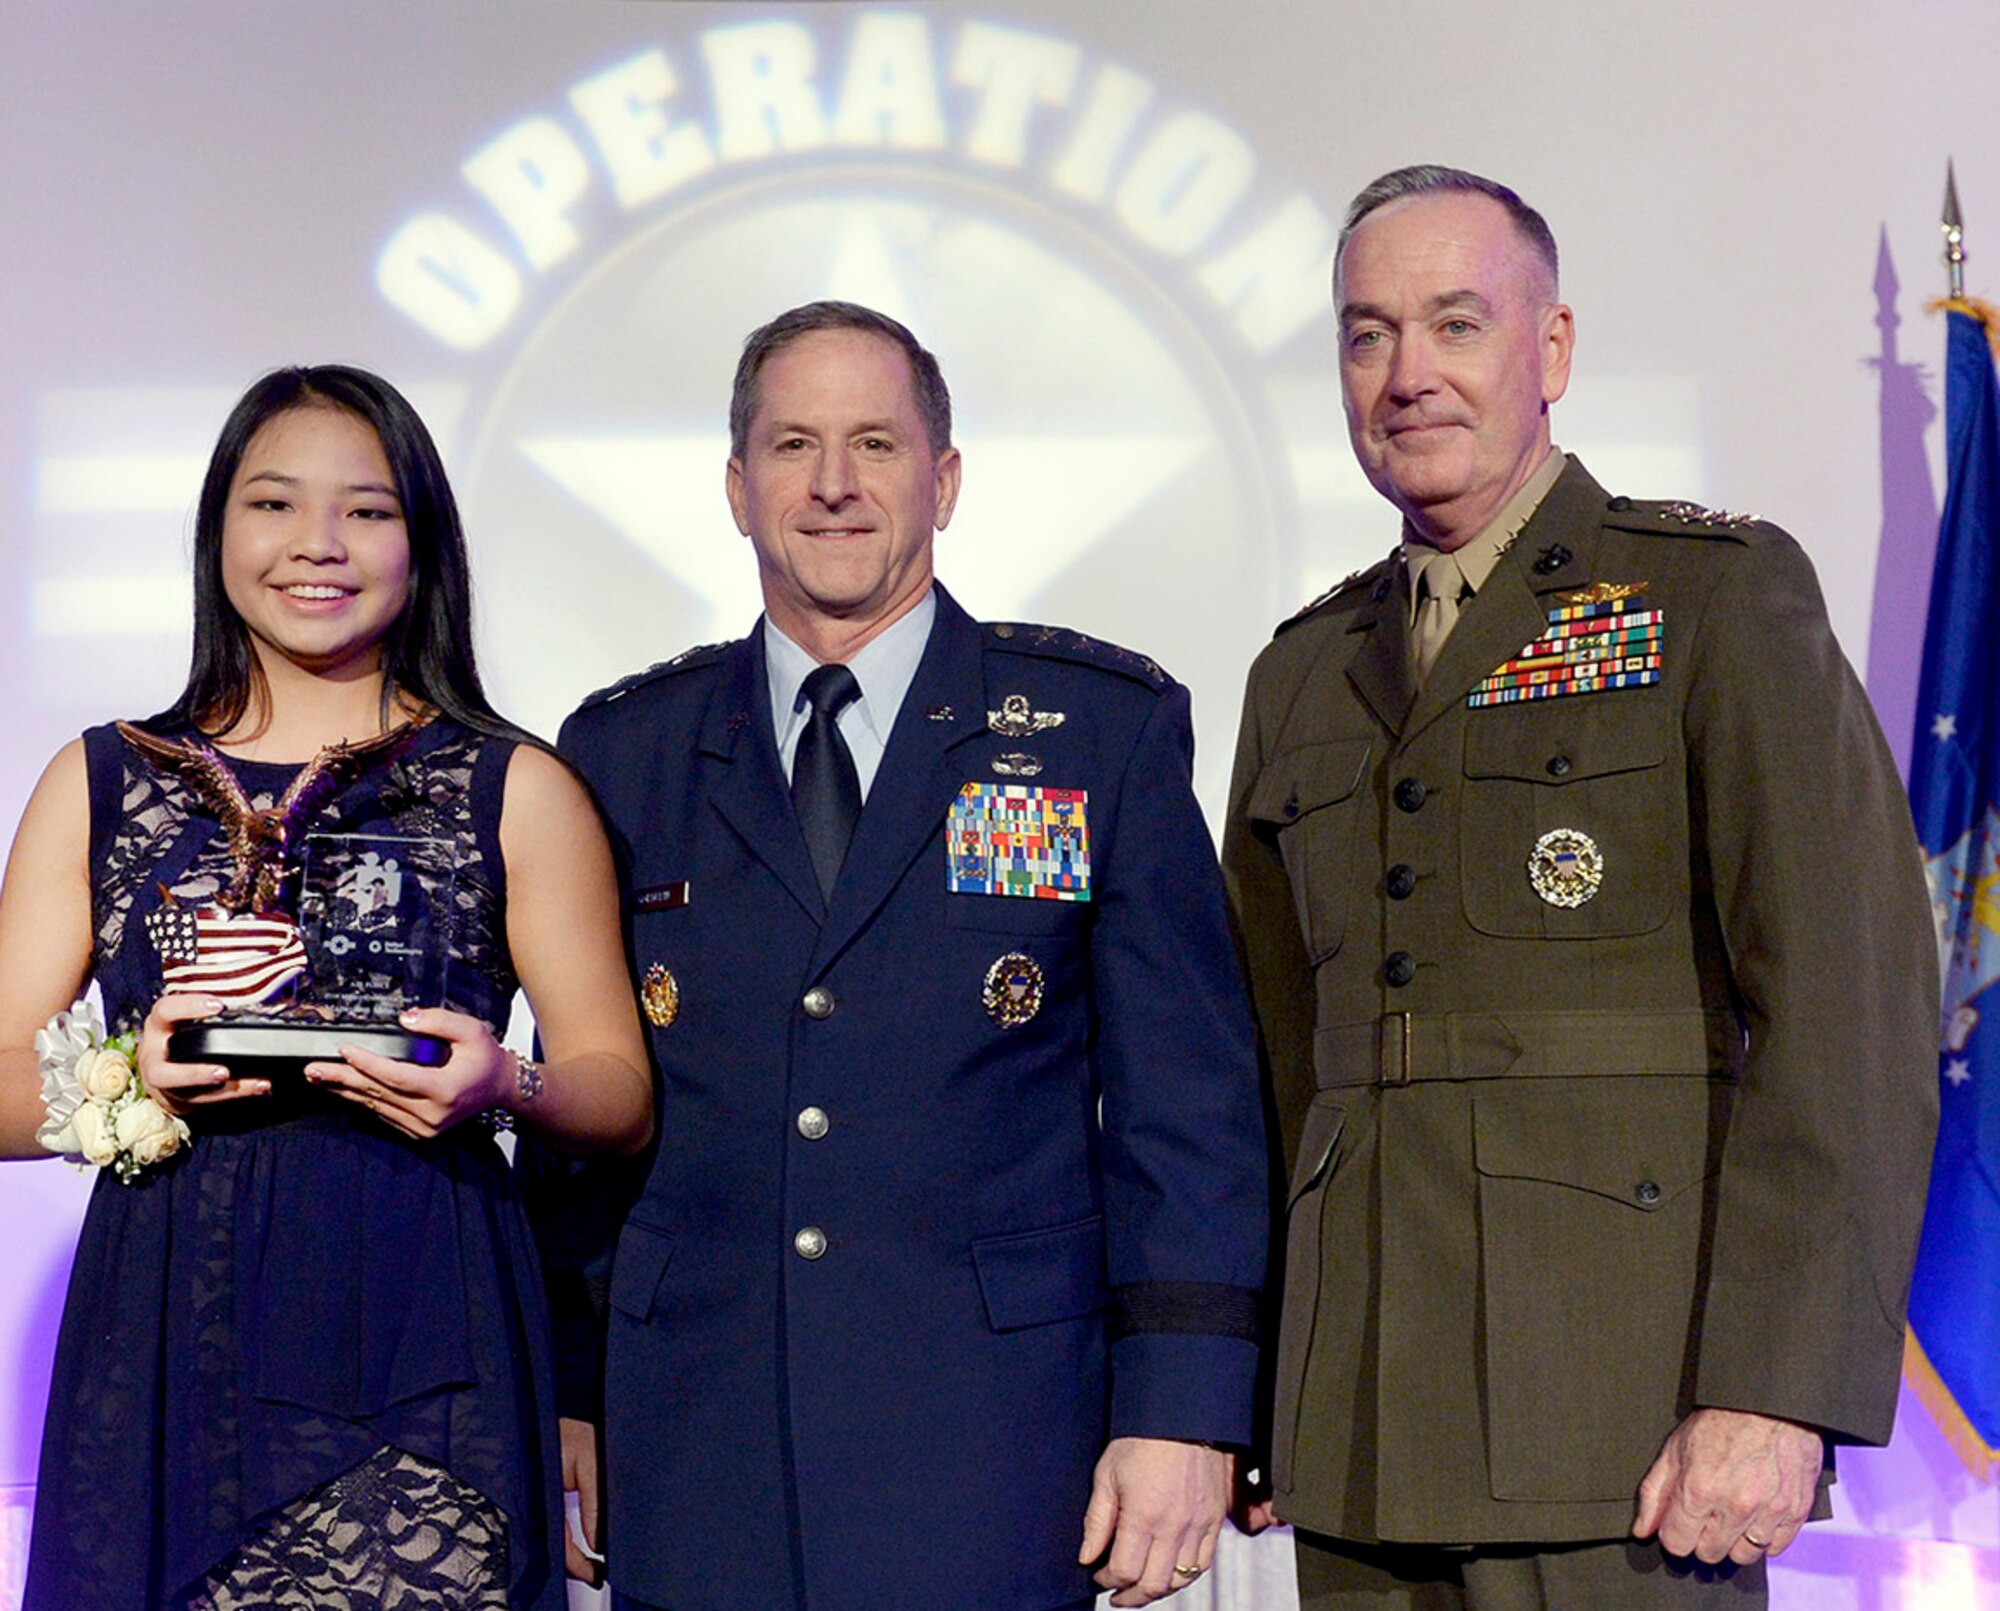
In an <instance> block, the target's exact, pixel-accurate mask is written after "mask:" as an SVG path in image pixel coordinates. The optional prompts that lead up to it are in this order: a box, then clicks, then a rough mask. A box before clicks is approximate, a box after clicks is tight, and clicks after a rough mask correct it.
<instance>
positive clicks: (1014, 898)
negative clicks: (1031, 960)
mask: <svg viewBox="0 0 2000 1611" xmlns="http://www.w3.org/2000/svg"><path fill="white" fill-rule="evenodd" d="M1090 913H1091V903H1090V902H1089V901H1059V900H1050V899H1037V898H1035V897H1032V896H1027V895H957V894H947V895H946V896H945V898H944V920H945V922H946V923H947V924H948V925H949V926H950V927H952V928H955V929H973V930H976V931H977V932H979V933H982V934H1024V935H1040V936H1054V937H1056V938H1063V937H1068V936H1078V935H1081V934H1082V933H1083V932H1084V928H1085V925H1087V924H1088V923H1089V921H1090Z"/></svg>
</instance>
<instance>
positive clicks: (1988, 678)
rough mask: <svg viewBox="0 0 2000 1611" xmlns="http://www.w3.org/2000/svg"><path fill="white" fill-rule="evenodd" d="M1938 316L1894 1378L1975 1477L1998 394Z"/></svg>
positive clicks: (1996, 1456)
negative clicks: (1937, 983) (1939, 442)
mask: <svg viewBox="0 0 2000 1611" xmlns="http://www.w3.org/2000/svg"><path fill="white" fill-rule="evenodd" d="M1945 307H1946V309H1947V322H1948V326H1949V330H1948V335H1947V342H1946V359H1945V464H1946V478H1947V484H1946V490H1945V502H1944V514H1943V518H1942V519H1941V521H1940V522H1939V528H1938V547H1937V561H1936V567H1935V569H1934V571H1933V573H1932V578H1931V603H1930V619H1929V622H1928V624H1927V626H1926V628H1925V634H1924V662H1923V673H1922V679H1921V681H1920V683H1919V685H1918V695H1917V733H1916V744H1915V747H1914V750H1913V752H1912V756H1911V762H1910V806H1911V809H1912V811H1913V812H1914V814H1915V816H1916V823H1917V834H1918V837H1919V838H1921V839H1922V841H1923V846H1924V855H1925V865H1926V868H1927V870H1928V872H1929V876H1930V888H1931V904H1932V907H1933V909H1934V911H1935V912H1936V915H1937V918H1938V925H1939V933H1938V953H1939V955H1938V961H1939V966H1940V968H1941V970H1942V973H1943V978H1944V1013H1943V1017H1942V1021H1941V1023H1940V1025H1939V1051H1938V1083H1939V1091H1940V1095H1941V1098H1942V1111H1941V1113H1940V1115H1939V1123H1938V1139H1937V1154H1936V1158H1935V1161H1934V1162H1933V1164H1932V1167H1931V1183H1930V1200H1929V1204H1928V1206H1927V1207H1926V1209H1925V1213H1924V1234H1923V1242H1922V1245H1921V1247H1920V1248H1919V1250H1918V1253H1917V1271H1916V1279H1915V1283H1914V1285H1913V1286H1912V1289H1911V1292H1910V1333H1909V1341H1908V1347H1907V1350H1906V1356H1905V1374H1906V1375H1907V1376H1908V1379H1909V1381H1910V1385H1911V1386H1912V1388H1913V1389H1914V1390H1915V1391H1916V1393H1917V1396H1918V1397H1919V1398H1920V1399H1922V1401H1923V1402H1924V1404H1925V1406H1926V1407H1927V1408H1928V1409H1929V1410H1930V1412H1931V1414H1932V1415H1933V1416H1934V1417H1935V1418H1936V1420H1937V1423H1938V1425H1939V1427H1940V1428H1942V1429H1943V1431H1944V1434H1945V1436H1946V1438H1947V1439H1948V1440H1949V1441H1950V1442H1951V1444H1952V1446H1953V1448H1955V1449H1956V1450H1957V1451H1958V1453H1959V1456H1960V1457H1961V1458H1962V1459H1963V1460H1964V1461H1965V1463H1966V1465H1967V1467H1968V1468H1969V1469H1970V1470H1971V1471H1972V1472H1973V1473H1974V1474H1975V1475H1977V1476H1979V1477H1982V1478H1986V1477H1990V1476H1991V1475H1992V1474H1993V1470H1994V1467H1995V1464H1996V1463H1997V1462H2000V993H1995V992H1989V991H1988V989H1987V987H1988V986H1989V985H1991V984H1993V983H1994V982H1995V980H1997V979H2000V385H1996V382H1995V377H1994V367H1993V366H1994V358H1993V353H1992V352H1991V351H1989V350H1988V333H1989V330H1990V329H1994V328H1995V322H1994V317H1993V314H1992V310H1990V309H1988V308H1985V307H1984V306H1982V305H1979V304H1976V303H1972V302H1969V301H1966V300H1964V299H1963V298H1960V299H1956V300H1953V301H1950V302H1948V303H1946V304H1945ZM1989 1015H1990V1016H1991V1018H1992V1022H1990V1023H1989V1022H1988V1021H1987V1019H1988V1016H1989Z"/></svg>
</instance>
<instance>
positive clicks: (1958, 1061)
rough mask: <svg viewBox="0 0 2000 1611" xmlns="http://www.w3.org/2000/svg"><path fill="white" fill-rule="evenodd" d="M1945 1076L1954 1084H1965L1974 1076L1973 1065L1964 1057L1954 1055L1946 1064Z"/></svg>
mask: <svg viewBox="0 0 2000 1611" xmlns="http://www.w3.org/2000/svg"><path fill="white" fill-rule="evenodd" d="M1944 1077H1945V1078H1946V1079H1948V1080H1950V1081H1951V1083H1952V1084H1953V1085H1963V1084H1965V1083H1966V1081H1968V1080H1970V1079H1971V1078H1972V1065H1971V1064H1970V1063H1968V1062H1966V1060H1965V1059H1964V1058H1962V1057H1954V1058H1953V1059H1952V1060H1951V1061H1950V1062H1949V1063H1947V1064H1945V1066H1944Z"/></svg>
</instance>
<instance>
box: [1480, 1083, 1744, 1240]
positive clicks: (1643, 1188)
mask: <svg viewBox="0 0 2000 1611" xmlns="http://www.w3.org/2000/svg"><path fill="white" fill-rule="evenodd" d="M1709 1097H1710V1091H1709V1084H1708V1082H1707V1081H1706V1080H1690V1079H1658V1080H1649V1079H1643V1078H1635V1079H1629V1080H1627V1079H1604V1080H1593V1081H1591V1082H1589V1085H1588V1087H1587V1089H1583V1090H1579V1089H1578V1087H1577V1084H1576V1083H1573V1082H1570V1081H1561V1082H1557V1081H1549V1082H1545V1083H1538V1084H1535V1085H1529V1084H1527V1083H1526V1082H1522V1083H1521V1084H1519V1085H1515V1086H1510V1087H1509V1088H1507V1089H1505V1090H1503V1091H1497V1092H1495V1093H1494V1094H1493V1095H1491V1096H1488V1095H1484V1094H1482V1095H1481V1096H1480V1097H1479V1098H1478V1099H1477V1100H1476V1101H1475V1103H1474V1105H1473V1146H1474V1151H1475V1156H1476V1159H1477V1164H1478V1169H1479V1173H1480V1174H1481V1175H1484V1176H1486V1177H1487V1178H1488V1179H1512V1180H1529V1181H1538V1182H1542V1183H1545V1184H1548V1185H1555V1186H1568V1187H1571V1188H1573V1189H1575V1190H1577V1191H1586V1192H1592V1193H1594V1194H1596V1195H1597V1196H1600V1197H1608V1198H1610V1199H1612V1200H1613V1201H1615V1202H1620V1203H1624V1204H1626V1205H1627V1206H1628V1207H1630V1208H1633V1209H1635V1210H1639V1211H1642V1212H1652V1211H1653V1210H1655V1209H1659V1208H1664V1207H1665V1206H1666V1205H1667V1204H1669V1203H1671V1202H1673V1201H1674V1200H1675V1199H1676V1198H1677V1197H1679V1196H1680V1195H1681V1194H1682V1193H1684V1192H1687V1191H1690V1190H1693V1189H1694V1188H1696V1187H1698V1186H1699V1185H1700V1184H1701V1183H1702V1181H1704V1180H1705V1179H1707V1178H1708V1176H1709V1175H1711V1174H1713V1173H1714V1172H1715V1167H1716V1166H1715V1164H1714V1163H1713V1162H1711V1160H1710V1157H1709V1145H1708V1143H1709V1128H1710V1113H1709Z"/></svg>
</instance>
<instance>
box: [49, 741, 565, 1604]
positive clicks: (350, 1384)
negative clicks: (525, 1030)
mask: <svg viewBox="0 0 2000 1611" xmlns="http://www.w3.org/2000/svg"><path fill="white" fill-rule="evenodd" d="M84 748H85V754H86V757H87V760H88V770H89V778H90V816H91V826H90V872H91V905H92V913H91V916H92V927H93V932H94V936H95V949H94V954H93V958H92V967H93V971H94V973H95V977H96V979H97V982H98V985H99V986H100V988H101V989H102V992H103V995H104V1007H105V1020H106V1022H107V1024H108V1025H109V1026H110V1029H111V1031H112V1032H113V1033H117V1032H119V1031H122V1030H135V1029H137V1028H138V1027H139V1024H140V1022H141V1021H142V1020H143V1018H144V1017H145V1015H146V1013H147V1011H148V1010H149V1008H150V1007H151V1005H152V1003H153V1001H154V1000H155V999H156V998H157V996H158V994H159V991H160V978H161V971H160V961H159V958H158V956H157V955H156V953H155V950H154V947H153V944H152V942H151V940H150V939H149V937H148V935H147V933H146V930H145V922H144V920H145V918H146V916H147V914H148V913H149V912H151V911H152V910H154V909H155V908H156V907H158V906H159V905H160V904H161V902H162V893H161V891H162V887H163V886H164V888H166V889H168V890H171V891H173V892H174V893H175V895H176V896H178V897H179V898H180V899H181V900H182V901H184V902H185V901H190V900H192V901H195V902H199V901H201V900H204V899H207V898H209V897H211V896H213V895H214V894H215V893H216V892H217V891H218V890H219V889H221V888H222V887H223V886H224V885H225V884H226V883H227V881H228V878H229V875H230V871H231V863H230V859H229V855H228V850H227V844H226V841H225V838H224V835H223V831H222V829H221V826H220V825H219V823H218V822H217V820H216V818H215V817H214V815H213V814H212V813H211V812H210V811H209V809H208V808H207V807H206V806H204V805H203V804H202V803H201V801H200V799H199V798H198V797H197V796H196V794H195V793H194V792H193V791H192V790H191V789H190V788H189V787H188V786H187V785H185V784H184V783H183V782H182V781H181V780H180V779H179V778H177V777H175V776H173V775H172V774H170V773H168V772H166V771H163V770H158V769H156V768H155V767H154V766H153V765H152V764H151V763H150V762H148V761H147V760H146V759H144V758H143V757H142V756H140V755H139V754H138V753H137V752H136V751H134V750H133V749H132V748H131V747H130V746H129V745H128V744H127V743H126V742H125V740H124V739H123V738H122V737H121V736H120V735H119V734H118V732H117V730H116V729H115V728H113V727H100V728H94V729H92V730H91V731H89V732H88V733H86V734H85V735H84ZM512 750H513V745H512V744H511V743H509V742H507V741H504V740H499V739H493V738H489V737H486V736H484V735H481V734H478V733H475V732H472V731H470V730H469V729H467V728H465V727H463V726H460V725H459V724H457V723H454V722H452V721H450V720H449V719H447V718H444V717H439V718H437V719H435V720H434V721H432V722H431V723H430V724H429V725H428V726H427V727H425V728H424V729H423V730H422V731H421V732H419V733H418V734H417V735H416V737H415V738H414V739H413V740H412V742H411V743H410V744H409V745H408V746H407V747H406V748H405V749H403V750H402V752H401V753H400V754H399V755H398V756H397V757H396V758H395V759H393V760H389V761H384V762H378V763H377V764H375V765H373V766H372V767H370V768H368V769H367V770H365V771H363V772H362V773H361V774H360V775H359V776H358V777H357V778H355V779H353V780H352V781H351V782H350V783H348V784H347V786H346V787H345V788H344V789H343V790H342V791H341V792H340V793H339V794H337V795H336V796H335V797H334V799H333V800H332V801H331V803H330V804H329V805H327V806H326V807H325V808H324V809H323V810H322V811H321V813H320V814H319V815H318V816H317V817H316V818H315V820H314V822H313V823H312V825H311V826H312V828H314V829H317V830H322V831H335V832H346V833H355V832H375V833H393V834H396V835H400V836H404V837H412V838H431V839H437V838H448V839H452V840H455V841H456V843H457V847H458V852H459V861H460V866H459V872H458V876H457V879H456V881H455V884H454V887H453V893H452V897H451V903H450V910H451V927H452V929H453V934H452V936H451V953H452V956H451V964H450V971H449V974H448V977H447V981H446V992H447V998H448V1002H449V1004H450V1005H452V1006H454V1007H456V1008H458V1009H459V1010H461V1011H464V1012H468V1013H471V1014H473V1015H475V1016H477V1017H479V1018H481V1019H483V1020H485V1021H486V1022H487V1023H488V1024H489V1025H491V1026H493V1027H494V1029H495V1032H496V1033H498V1032H499V1031H501V1030H502V1029H504V1027H505V1023H506V1018H507V1014H508V1010H509V1007H510V1005H511V1002H512V999H513V994H514V988H515V977H514V970H513V964H512V960H511V958H510V956H509V954H508V950H507V944H506V931H505V923H504V912H505V887H504V872H503V866H502V861H501V855H500V844H499V826H500V805H501V792H502V787H503V784H504V781H505V777H506V772H507V763H508V759H509V757H510V755H511V753H512ZM230 764H231V766H232V769H233V770H234V771H235V772H236V775H237V777H238V779H239V781H240V782H241V783H242V785H243V788H244V790H245V792H246V793H247V794H248V795H249V796H250V797H251V798H252V800H253V801H254V802H255V803H256V804H257V805H258V806H260V807H262V806H266V805H268V804H270V803H271V802H272V801H273V800H275V799H276V798H277V797H278V796H279V795H281V794H282V793H283V791H284V789H285V787H286V785H287V783H288V782H289V781H290V780H291V778H292V776H293V775H294V774H295V773H296V771H297V770H298V769H297V768H295V767H290V766H278V765H269V764H262V763H252V762H240V761H239V762H231V763H230ZM297 1083H298V1085H299V1086H301V1087H303V1084H304V1082H303V1081H300V1082H297ZM291 1085H292V1082H289V1081H284V1082H280V1084H279V1086H278V1088H277V1090H276V1091H275V1092H274V1093H273V1095H272V1096H271V1097H269V1098H264V1099H245V1100H243V1101H240V1102H236V1103H230V1104H225V1105H221V1106H218V1107H215V1108H210V1109H198V1110H196V1111H195V1113H194V1114H193V1115H191V1116H190V1119H189V1123H190V1124H191V1125H192V1126H193V1127H194V1139H193V1141H192V1144H191V1145H190V1146H188V1147H187V1148H184V1149H183V1150H182V1151H181V1152H180V1153H179V1154H177V1155H176V1156H174V1157H172V1158H170V1159H168V1160H166V1161H165V1162H164V1163H162V1164H159V1165H155V1166H153V1167H150V1168H147V1169H146V1170H144V1171H143V1172H142V1173H141V1174H140V1175H139V1177H138V1178H137V1180H136V1181H135V1182H134V1183H133V1184H131V1185H123V1184H120V1183H119V1182H118V1181H117V1180H116V1179H114V1178H113V1176H112V1174H111V1172H110V1171H109V1170H103V1171H101V1172H100V1174H99V1178H98V1181H97V1185H96V1188H95V1190H94V1191H93V1193H92V1195H91V1198H90V1204H89V1209H88V1212H87V1214H86V1216H85V1219H84V1224H83V1230H82V1234H81V1237H80V1239H79V1242H78V1246H77V1254H76V1263H75V1267H74V1270H73V1272H72V1275H71V1278H70V1287H69V1295H68V1299H67V1302H66V1304H65V1306H64V1310H63V1320H62V1329H61V1333H60V1337H59V1341H58V1344H57V1350H56V1360H55V1371H54V1380H53V1383H52V1385H51V1388H50V1393H49V1402H48V1419H47V1424H46V1428H45V1431H44V1435H43V1443H42V1457H41V1470H40V1477H39V1483H38V1489H37V1493H36V1503H35V1519H34V1533H33V1539H32V1544H31V1547H30V1553H29V1562H28V1576H27V1588H26V1596H25V1599H24V1602H23V1604H24V1607H25V1611H152V1608H156V1607H157V1608H162V1611H209V1608H211V1607H213V1608H217V1611H226V1608H230V1607H234V1606H239V1605H242V1606H248V1605H259V1606H291V1605H311V1606H328V1607H341V1608H350V1607H351V1608H355V1611H360V1608H372V1607H377V1606H388V1605H396V1606H402V1605H410V1606H418V1605H424V1606H453V1607H459V1606H468V1607H470V1606H477V1607H480V1608H481V1611H484V1608H485V1607H487V1606H489V1605H490V1606H491V1607H493V1608H494V1611H503V1608H504V1611H562V1607H563V1606H564V1605H565V1603H566V1590H565V1585H564V1580H563V1570H562V1549H561V1534H560V1531H559V1528H560V1518H561V1489H560V1478H559V1456H558V1449H557V1444H556V1437H555V1419H554V1417H555V1409H554V1405H555V1397H554V1390H553V1386H552V1383H551V1382H550V1380H549V1373H548V1353H549V1345H548V1320H547V1315H546V1312H545V1309H544V1302H543V1295H542V1284H541V1278H540V1274H539V1268H538V1264H537V1259H536V1255H535V1251H534V1243H533V1239H532V1236H531V1234H530V1232H529V1229H528V1225H527V1221H526V1218H525V1216H524V1215H523V1213H522V1210H521V1205H520V1199H519V1194H518V1191H517V1189H516V1186H515V1183H514V1178H513V1172H512V1170H511V1168H510V1166H509V1164H508V1162H507V1160H506V1157H505V1155H504V1154H503V1153H502V1152H501V1150H500V1148H499V1146H498V1145H497V1144H496V1142H495V1140H494V1139H493V1137H492V1135H491V1134H490V1133H489V1132H488V1131H487V1129H486V1127H485V1126H483V1125H479V1124H467V1125H460V1126H458V1127H457V1128H455V1129H453V1130H452V1131H450V1132H449V1133H448V1134H446V1135H444V1136H442V1137H439V1138H437V1139H435V1140H428V1141H418V1140H413V1139H411V1138H409V1137H407V1136H405V1135H403V1134H402V1133H401V1132H400V1131H396V1130H392V1129H390V1128H389V1127H388V1126H386V1125H384V1124H381V1123H379V1122H377V1121H376V1120H375V1119H374V1118H373V1117H372V1116H371V1115H369V1114H368V1112H367V1111H366V1110H365V1109H363V1108H360V1107H357V1106H355V1105H353V1104H351V1103H347V1102H343V1101H340V1100H339V1099H337V1098H334V1097H330V1096H328V1095H326V1094H325V1093H322V1092H318V1091H313V1090H305V1089H300V1090H298V1091H296V1092H294V1091H293V1090H292V1089H291ZM385 1529H386V1530H387V1532H388V1533H389V1534H390V1535H391V1536H388V1537H387V1538H386V1539H385V1537H384V1536H383V1535H384V1530H385ZM385 1550H386V1555H385V1553H384V1552H385ZM385 1559H386V1560H388V1562H389V1563H390V1566H391V1571H390V1573H389V1577H388V1579H387V1580H386V1581H387V1583H388V1585H389V1587H388V1589H387V1590H386V1591H385V1590H384V1589H383V1588H382V1586H381V1584H382V1582H383V1581H384V1580H383V1579H382V1576H381V1572H380V1570H379V1568H380V1566H381V1563H382V1562H383V1561H384V1560H385ZM481 1582H485V1583H487V1584H489V1586H488V1587H487V1588H486V1589H485V1590H484V1596H483V1597H481V1595H480V1594H468V1592H467V1589H466V1585H467V1584H468V1583H475V1584H476V1583H481Z"/></svg>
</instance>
